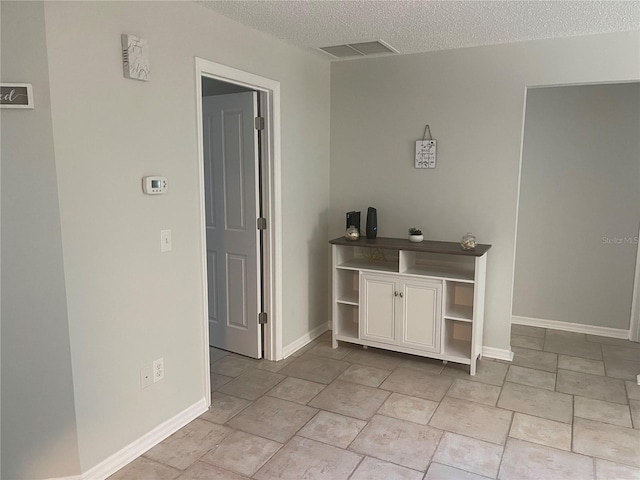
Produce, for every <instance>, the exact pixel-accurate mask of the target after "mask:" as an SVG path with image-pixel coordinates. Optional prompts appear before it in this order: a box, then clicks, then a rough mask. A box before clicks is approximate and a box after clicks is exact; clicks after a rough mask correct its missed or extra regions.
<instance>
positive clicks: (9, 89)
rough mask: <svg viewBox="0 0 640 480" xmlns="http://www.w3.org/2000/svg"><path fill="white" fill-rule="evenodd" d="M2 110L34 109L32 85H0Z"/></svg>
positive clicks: (0, 106)
mask: <svg viewBox="0 0 640 480" xmlns="http://www.w3.org/2000/svg"><path fill="white" fill-rule="evenodd" d="M0 108H33V87H32V86H31V84H30V83H0Z"/></svg>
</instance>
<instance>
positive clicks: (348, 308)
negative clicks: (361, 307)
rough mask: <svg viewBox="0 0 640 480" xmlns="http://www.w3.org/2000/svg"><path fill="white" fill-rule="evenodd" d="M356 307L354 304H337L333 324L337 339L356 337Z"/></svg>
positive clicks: (347, 339) (354, 338)
mask: <svg viewBox="0 0 640 480" xmlns="http://www.w3.org/2000/svg"><path fill="white" fill-rule="evenodd" d="M358 315H359V313H358V307H357V306H356V305H348V304H344V303H341V304H338V305H337V318H336V319H335V320H336V322H335V323H334V325H333V328H334V330H335V336H336V339H338V340H346V341H351V340H357V339H358Z"/></svg>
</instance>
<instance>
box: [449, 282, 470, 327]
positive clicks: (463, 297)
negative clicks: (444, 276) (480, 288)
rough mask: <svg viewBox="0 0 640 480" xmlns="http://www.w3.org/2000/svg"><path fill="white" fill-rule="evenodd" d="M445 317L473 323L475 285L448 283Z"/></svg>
mask: <svg viewBox="0 0 640 480" xmlns="http://www.w3.org/2000/svg"><path fill="white" fill-rule="evenodd" d="M444 317H445V318H447V319H451V320H458V321H461V322H471V321H473V284H471V283H461V282H452V281H448V282H446V290H445V305H444Z"/></svg>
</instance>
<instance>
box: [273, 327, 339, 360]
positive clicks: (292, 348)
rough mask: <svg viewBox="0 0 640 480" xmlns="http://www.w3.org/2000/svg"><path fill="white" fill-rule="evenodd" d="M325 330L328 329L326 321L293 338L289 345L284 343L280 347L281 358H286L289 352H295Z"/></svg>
mask: <svg viewBox="0 0 640 480" xmlns="http://www.w3.org/2000/svg"><path fill="white" fill-rule="evenodd" d="M327 330H328V328H327V324H326V323H321V324H320V325H318V326H317V327H316V328H314V329H313V330H311V331H310V332H309V333H305V334H304V335H302V336H301V337H300V338H298V339H297V340H294V341H293V342H291V343H290V344H289V345H286V346H285V347H284V348H283V349H282V358H287V357H288V356H290V355H291V354H293V353H295V352H297V351H298V350H300V349H301V348H302V347H304V346H305V345H307V344H308V343H310V342H312V341H314V340H315V339H316V338H318V337H319V336H320V335H322V334H323V333H324V332H326V331H327Z"/></svg>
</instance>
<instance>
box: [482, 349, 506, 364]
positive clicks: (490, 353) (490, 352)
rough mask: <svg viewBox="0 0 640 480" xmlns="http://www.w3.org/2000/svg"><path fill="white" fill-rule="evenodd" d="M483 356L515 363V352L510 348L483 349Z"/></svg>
mask: <svg viewBox="0 0 640 480" xmlns="http://www.w3.org/2000/svg"><path fill="white" fill-rule="evenodd" d="M482 356H483V357H488V358H495V359H496V360H505V361H507V362H511V361H513V352H512V351H511V349H510V348H508V349H507V348H494V347H482Z"/></svg>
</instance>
